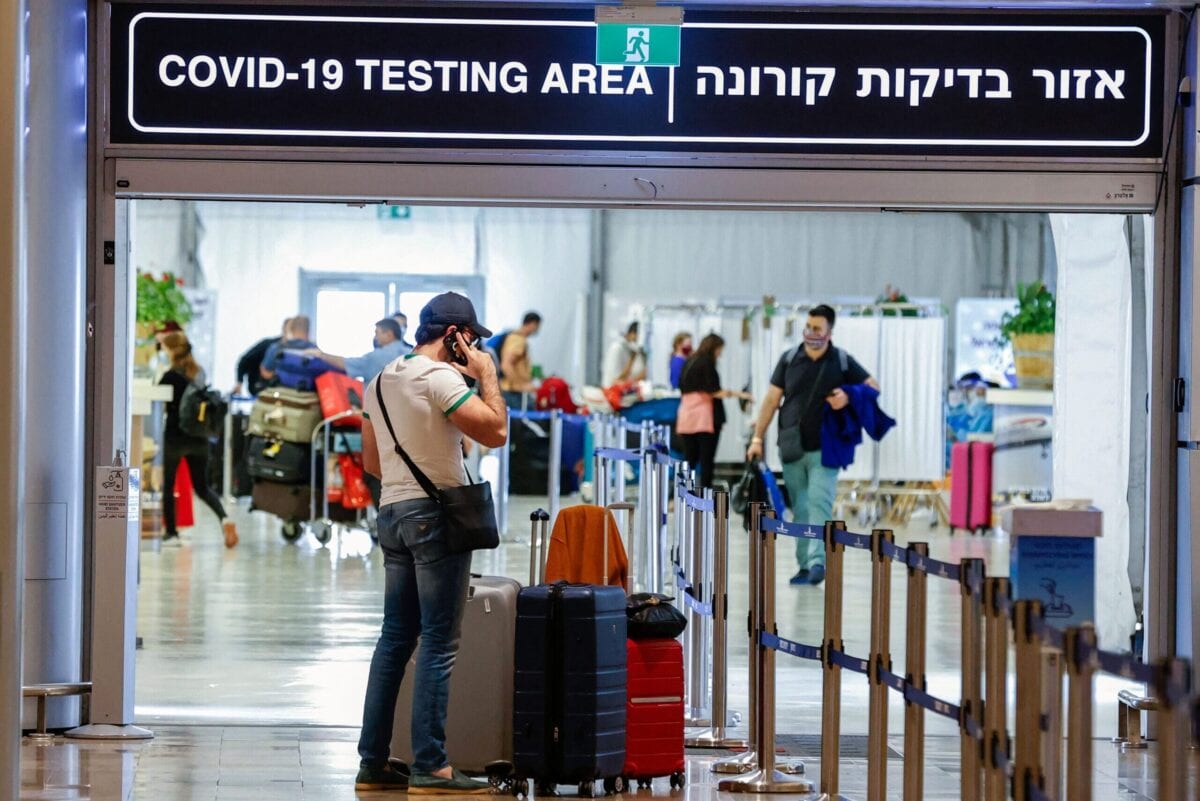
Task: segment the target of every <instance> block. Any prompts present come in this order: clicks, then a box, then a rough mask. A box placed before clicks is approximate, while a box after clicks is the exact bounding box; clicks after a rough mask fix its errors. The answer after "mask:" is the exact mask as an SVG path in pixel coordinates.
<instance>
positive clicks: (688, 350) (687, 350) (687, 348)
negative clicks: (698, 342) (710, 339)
mask: <svg viewBox="0 0 1200 801" xmlns="http://www.w3.org/2000/svg"><path fill="white" fill-rule="evenodd" d="M679 352H680V353H681V354H683V355H684V356H691V355H692V346H691V345H685V346H684V347H682V348H680V349H679Z"/></svg>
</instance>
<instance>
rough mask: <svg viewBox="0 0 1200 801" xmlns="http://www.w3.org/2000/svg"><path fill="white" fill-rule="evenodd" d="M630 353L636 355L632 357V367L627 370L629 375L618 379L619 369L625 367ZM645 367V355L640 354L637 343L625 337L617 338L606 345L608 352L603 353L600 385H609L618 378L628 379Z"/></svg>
mask: <svg viewBox="0 0 1200 801" xmlns="http://www.w3.org/2000/svg"><path fill="white" fill-rule="evenodd" d="M631 354H637V355H636V356H634V358H633V367H632V369H630V371H629V376H628V377H627V378H625V379H618V376H620V375H621V371H622V370H624V369H625V365H627V364H629V357H630V355H631ZM645 368H646V357H645V356H643V355H642V353H641V351H640V349H639V348H638V346H637V344H636V343H633V342H630V341H629V340H627V339H625V338H621V339H618V340H617V341H616V342H614V343H612V344H611V345H609V346H608V353H606V354H605V355H604V364H603V369H602V370H601V371H600V375H601V382H602V383H601V386H604V387H611V386H612V385H613V384H615V383H617V381H618V380H625V381H630V380H632V379H634V378H635V377H637V375H638V373H640V372H642V370H644V369H645Z"/></svg>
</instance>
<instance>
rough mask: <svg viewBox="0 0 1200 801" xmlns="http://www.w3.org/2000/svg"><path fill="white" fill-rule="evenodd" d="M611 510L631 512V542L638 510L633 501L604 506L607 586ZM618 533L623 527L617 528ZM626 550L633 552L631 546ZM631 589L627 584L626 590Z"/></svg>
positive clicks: (606, 581)
mask: <svg viewBox="0 0 1200 801" xmlns="http://www.w3.org/2000/svg"><path fill="white" fill-rule="evenodd" d="M609 512H628V513H629V537H630V541H631V542H632V540H633V535H634V533H635V532H634V530H633V529H634V526H635V525H636V524H637V523H636V517H635V513H636V512H637V507H636V506H634V505H633V504H632V503H629V502H628V501H618V502H617V503H610V504H609V505H608V506H605V507H604V585H605V586H606V587H607V586H608V513H609ZM617 533H618V534H620V533H621V529H620V528H619V527H618V528H617ZM625 552H626V553H627V554H628V553H631V550H630V549H629V548H626V549H625ZM629 572H630V575H632V573H633V571H632V570H630V571H629ZM629 589H630V588H629V587H628V586H626V587H625V592H629Z"/></svg>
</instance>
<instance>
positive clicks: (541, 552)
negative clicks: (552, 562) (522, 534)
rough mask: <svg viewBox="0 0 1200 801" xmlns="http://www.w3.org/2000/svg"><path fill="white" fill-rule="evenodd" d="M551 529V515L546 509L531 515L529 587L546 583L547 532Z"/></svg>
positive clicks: (535, 511)
mask: <svg viewBox="0 0 1200 801" xmlns="http://www.w3.org/2000/svg"><path fill="white" fill-rule="evenodd" d="M549 527H550V515H549V514H548V513H547V512H546V510H545V509H535V510H534V511H533V512H532V513H530V515H529V586H530V587H533V586H536V585H538V584H544V583H545V581H546V558H547V557H548V556H549V554H548V553H547V548H546V530H547V529H548V528H549Z"/></svg>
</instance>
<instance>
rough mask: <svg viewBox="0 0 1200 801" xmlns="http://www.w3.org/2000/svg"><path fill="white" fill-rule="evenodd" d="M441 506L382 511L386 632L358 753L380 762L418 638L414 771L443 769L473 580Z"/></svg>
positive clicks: (428, 502) (411, 504) (370, 681)
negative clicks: (453, 678) (453, 549)
mask: <svg viewBox="0 0 1200 801" xmlns="http://www.w3.org/2000/svg"><path fill="white" fill-rule="evenodd" d="M444 529H445V524H444V522H443V520H442V512H441V507H440V506H438V504H437V502H436V501H434V500H432V499H421V500H414V501H402V502H400V503H390V504H388V505H387V506H385V507H383V509H381V510H380V511H379V544H380V546H381V547H382V548H383V557H384V568H385V572H386V584H385V590H384V599H383V630H382V632H381V633H380V635H379V642H378V643H377V644H376V645H375V656H374V657H373V658H372V659H371V672H370V675H369V676H368V678H367V697H366V701H365V702H364V705H363V726H362V735H361V736H360V737H359V740H358V754H359V756H360V757H362V759H363V761H364V762H370V763H374V764H383V763H384V762H386V761H387V759H388V756H389V754H390V745H391V741H392V721H393V718H394V717H395V714H396V698H397V696H398V695H399V694H400V681H401V680H402V679H403V678H404V668H405V666H406V665H407V664H408V660H409V659H411V658H412V654H413V651H414V650H415V649H416V647H417V639H418V637H419V638H420V641H421V653H420V654H418V655H417V665H416V676H415V677H414V681H415V682H416V684H415V685H414V687H413V710H412V744H413V768H414V769H415V770H420V771H425V772H430V771H435V770H440V769H441V768H444V767H446V766H447V765H448V764H449V762H448V761H447V759H446V705H447V703H448V701H449V699H450V673H451V671H452V670H453V669H454V660H455V657H457V656H458V641H459V633H460V631H461V628H462V617H463V610H464V609H465V608H466V605H467V591H468V587H469V586H470V582H471V553H470V552H467V553H450V551H449V549H448V547H447V545H446V536H445V530H444Z"/></svg>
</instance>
